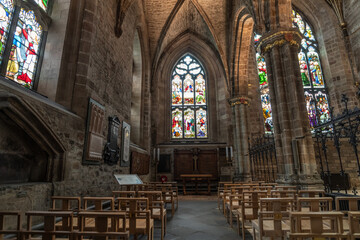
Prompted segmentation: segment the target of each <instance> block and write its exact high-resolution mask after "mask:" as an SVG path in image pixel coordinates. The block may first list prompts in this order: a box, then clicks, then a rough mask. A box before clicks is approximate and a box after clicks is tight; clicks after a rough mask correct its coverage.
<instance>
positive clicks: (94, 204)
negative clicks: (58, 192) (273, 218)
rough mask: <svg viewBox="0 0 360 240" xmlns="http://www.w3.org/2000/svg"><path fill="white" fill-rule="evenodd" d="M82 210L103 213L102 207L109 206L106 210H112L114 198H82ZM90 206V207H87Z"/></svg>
mask: <svg viewBox="0 0 360 240" xmlns="http://www.w3.org/2000/svg"><path fill="white" fill-rule="evenodd" d="M83 202H84V210H86V211H90V210H93V211H104V210H105V208H104V206H105V205H106V204H109V205H110V207H109V208H107V210H110V211H113V210H114V198H113V197H83ZM89 206H91V207H89Z"/></svg>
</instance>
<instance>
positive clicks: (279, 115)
mask: <svg viewBox="0 0 360 240" xmlns="http://www.w3.org/2000/svg"><path fill="white" fill-rule="evenodd" d="M301 39H302V37H301V34H300V33H299V32H298V30H296V29H293V28H289V29H281V30H279V29H277V30H274V31H270V32H268V33H266V34H264V35H263V37H262V38H261V40H260V43H259V47H260V49H261V53H262V54H263V55H264V56H265V61H266V66H267V70H268V83H269V90H270V100H271V105H272V109H273V110H272V112H273V123H274V137H275V142H276V154H277V158H278V164H279V166H278V167H279V176H278V181H279V182H280V183H286V184H294V185H301V186H304V187H305V188H306V187H307V186H308V185H315V184H316V185H318V184H321V180H320V177H319V174H318V173H317V172H316V161H315V152H314V145H313V140H312V136H311V132H310V126H309V120H308V115H307V110H306V106H305V97H304V90H303V85H302V81H301V74H300V67H299V60H298V52H299V48H300V43H301Z"/></svg>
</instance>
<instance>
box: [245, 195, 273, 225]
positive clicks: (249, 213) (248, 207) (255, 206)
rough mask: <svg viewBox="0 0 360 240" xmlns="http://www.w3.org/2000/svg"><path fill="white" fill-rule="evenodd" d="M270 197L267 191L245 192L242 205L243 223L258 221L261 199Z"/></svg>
mask: <svg viewBox="0 0 360 240" xmlns="http://www.w3.org/2000/svg"><path fill="white" fill-rule="evenodd" d="M266 197H268V192H267V191H244V192H243V197H242V203H241V216H242V221H245V220H252V219H257V218H258V216H259V208H260V205H259V202H260V198H266Z"/></svg>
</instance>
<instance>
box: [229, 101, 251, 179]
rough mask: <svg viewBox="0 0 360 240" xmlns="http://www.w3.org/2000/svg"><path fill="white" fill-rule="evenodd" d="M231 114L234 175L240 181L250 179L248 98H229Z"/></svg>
mask: <svg viewBox="0 0 360 240" xmlns="http://www.w3.org/2000/svg"><path fill="white" fill-rule="evenodd" d="M229 103H230V105H231V107H232V114H233V117H232V119H233V126H234V128H233V133H234V159H233V161H234V162H233V164H234V168H235V177H236V178H239V179H240V180H242V181H246V180H249V179H251V175H250V162H249V155H248V144H249V143H248V124H247V111H248V105H249V99H248V98H247V97H235V98H232V99H229Z"/></svg>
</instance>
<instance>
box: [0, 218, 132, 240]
mask: <svg viewBox="0 0 360 240" xmlns="http://www.w3.org/2000/svg"><path fill="white" fill-rule="evenodd" d="M25 216H26V218H27V224H26V229H23V228H22V221H21V219H22V218H21V213H20V212H16V211H13V212H10V211H8V212H0V239H4V235H7V237H6V239H18V240H19V239H21V240H25V239H26V240H27V239H39V237H40V238H41V239H44V240H50V239H51V240H52V239H55V238H66V239H80V240H82V239H83V238H84V237H85V238H88V237H93V238H96V239H108V238H112V239H114V238H116V239H129V231H128V230H127V229H126V222H127V218H126V214H125V213H124V212H106V213H103V212H79V213H78V216H77V217H78V219H80V221H79V222H80V224H79V228H78V229H74V226H73V223H74V221H73V220H74V213H73V212H72V211H29V212H26V213H25ZM13 218H14V219H13ZM33 219H36V220H38V221H39V220H40V221H41V222H43V223H44V226H43V228H42V229H41V230H40V229H34V224H33V223H34V221H33ZM6 220H8V221H12V220H13V221H15V222H16V228H15V229H11V230H9V229H5V225H6ZM89 220H92V221H89ZM90 222H92V223H94V224H92V225H91V226H89V224H88V223H90ZM109 226H110V227H109Z"/></svg>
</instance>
